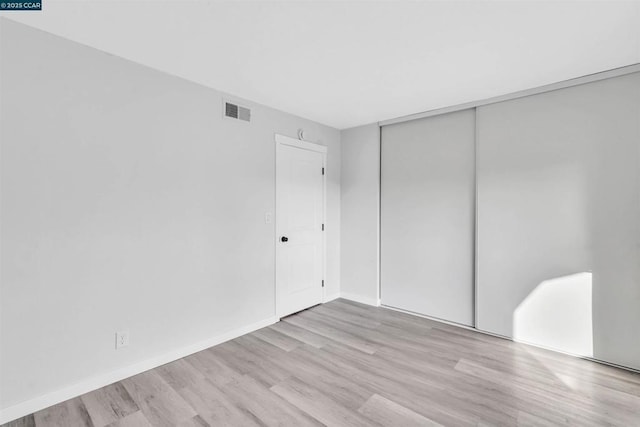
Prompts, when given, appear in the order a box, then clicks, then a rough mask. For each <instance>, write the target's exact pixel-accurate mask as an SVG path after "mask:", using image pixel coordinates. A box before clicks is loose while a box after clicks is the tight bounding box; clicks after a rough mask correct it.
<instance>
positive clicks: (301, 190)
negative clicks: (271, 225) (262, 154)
mask: <svg viewBox="0 0 640 427" xmlns="http://www.w3.org/2000/svg"><path fill="white" fill-rule="evenodd" d="M325 153H326V147H323V146H319V145H316V144H311V143H307V142H304V141H298V140H295V139H292V138H286V137H282V136H281V135H277V136H276V239H277V240H276V312H277V315H278V317H284V316H287V315H289V314H291V313H295V312H297V311H300V310H304V309H305V308H308V307H311V306H313V305H316V304H319V303H321V302H322V298H323V286H324V281H323V272H324V265H323V264H324V244H323V241H324V239H323V229H324V225H323V217H324V160H325Z"/></svg>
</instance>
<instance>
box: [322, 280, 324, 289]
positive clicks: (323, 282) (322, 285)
mask: <svg viewBox="0 0 640 427" xmlns="http://www.w3.org/2000/svg"><path fill="white" fill-rule="evenodd" d="M322 287H323V288H324V279H322Z"/></svg>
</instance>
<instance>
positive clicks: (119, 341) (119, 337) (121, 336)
mask: <svg viewBox="0 0 640 427" xmlns="http://www.w3.org/2000/svg"><path fill="white" fill-rule="evenodd" d="M128 346H129V331H119V332H116V350H117V349H119V348H122V347H128Z"/></svg>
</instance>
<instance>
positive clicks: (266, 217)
mask: <svg viewBox="0 0 640 427" xmlns="http://www.w3.org/2000/svg"><path fill="white" fill-rule="evenodd" d="M272 218H273V215H272V214H271V212H265V214H264V223H265V224H271V221H272Z"/></svg>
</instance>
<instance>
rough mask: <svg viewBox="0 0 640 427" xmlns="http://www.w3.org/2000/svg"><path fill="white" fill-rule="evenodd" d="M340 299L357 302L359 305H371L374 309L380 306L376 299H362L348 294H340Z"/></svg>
mask: <svg viewBox="0 0 640 427" xmlns="http://www.w3.org/2000/svg"><path fill="white" fill-rule="evenodd" d="M340 297H341V298H344V299H348V300H350V301H355V302H359V303H360V304H366V305H372V306H374V307H379V306H380V300H379V299H377V298H369V297H363V296H360V295H356V294H350V293H349V292H340Z"/></svg>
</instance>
